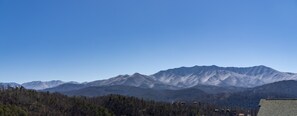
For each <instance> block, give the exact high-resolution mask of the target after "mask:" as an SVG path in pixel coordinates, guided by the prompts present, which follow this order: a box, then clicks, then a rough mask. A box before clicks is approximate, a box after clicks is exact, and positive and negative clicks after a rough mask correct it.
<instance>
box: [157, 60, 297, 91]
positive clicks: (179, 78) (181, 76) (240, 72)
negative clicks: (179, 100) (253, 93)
mask: <svg viewBox="0 0 297 116" xmlns="http://www.w3.org/2000/svg"><path fill="white" fill-rule="evenodd" d="M152 77H153V78H154V79H155V80H157V81H159V82H163V83H165V84H169V85H174V86H178V87H182V88H189V87H193V86H196V85H214V86H236V87H255V86H260V85H264V84H268V83H273V82H277V81H283V80H296V79H297V75H296V74H294V73H285V72H280V71H277V70H274V69H272V68H269V67H266V66H263V65H260V66H254V67H244V68H238V67H218V66H215V65H213V66H194V67H181V68H175V69H169V70H165V71H160V72H158V73H156V74H153V75H152Z"/></svg>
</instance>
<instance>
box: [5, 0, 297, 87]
mask: <svg viewBox="0 0 297 116" xmlns="http://www.w3.org/2000/svg"><path fill="white" fill-rule="evenodd" d="M296 44H297V0H0V82H18V83H23V82H29V81H49V80H63V81H78V82H85V81H94V80H101V79H107V78H110V77H114V76H117V75H120V74H133V73H135V72H138V73H142V74H147V75H150V74H153V73H156V72H158V71H160V70H165V69H170V68H177V67H181V66H188V67H189V66H194V65H199V66H200V65H218V66H223V67H229V66H233V67H248V66H255V65H266V66H269V67H272V68H274V69H277V70H280V71H284V72H295V73H297V61H296V60H297V52H296V50H297V45H296Z"/></svg>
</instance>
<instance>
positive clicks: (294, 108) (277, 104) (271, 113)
mask: <svg viewBox="0 0 297 116" xmlns="http://www.w3.org/2000/svg"><path fill="white" fill-rule="evenodd" d="M258 116H297V99H262V100H261V101H260V110H259V112H258Z"/></svg>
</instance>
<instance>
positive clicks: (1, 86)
mask: <svg viewBox="0 0 297 116" xmlns="http://www.w3.org/2000/svg"><path fill="white" fill-rule="evenodd" d="M7 87H21V85H20V84H18V83H13V82H11V83H0V88H7Z"/></svg>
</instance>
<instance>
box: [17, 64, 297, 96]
mask: <svg viewBox="0 0 297 116" xmlns="http://www.w3.org/2000/svg"><path fill="white" fill-rule="evenodd" d="M283 80H297V74H295V73H287V72H280V71H277V70H275V69H272V68H270V67H266V66H263V65H260V66H253V67H219V66H215V65H212V66H193V67H180V68H174V69H168V70H163V71H159V72H157V73H155V74H152V75H143V74H139V73H135V74H133V75H119V76H116V77H113V78H109V79H105V80H96V81H92V82H87V83H82V84H79V83H70V84H69V82H67V83H66V82H62V81H49V82H41V81H33V82H29V83H24V84H20V85H21V86H24V87H25V88H28V89H36V90H44V89H50V88H52V90H54V89H56V90H62V89H64V90H67V91H68V90H71V88H72V87H71V86H74V87H73V88H74V90H75V89H81V88H85V87H91V86H114V85H121V86H133V87H141V88H153V89H170V90H177V89H185V88H191V87H195V86H201V85H205V86H217V87H239V88H251V87H256V86H261V85H264V84H268V83H273V82H278V81H283ZM64 84H65V85H64ZM60 86H61V87H62V88H59V87H60Z"/></svg>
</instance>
